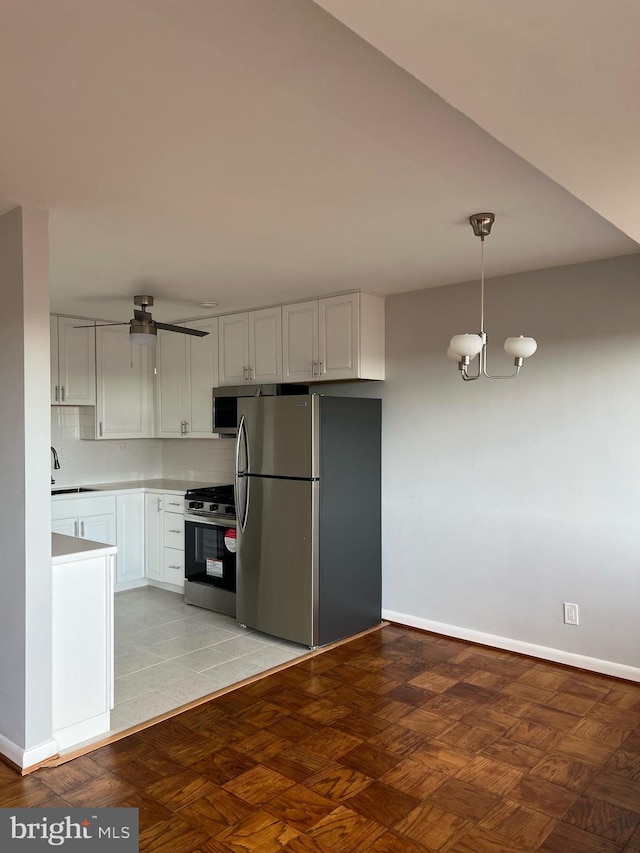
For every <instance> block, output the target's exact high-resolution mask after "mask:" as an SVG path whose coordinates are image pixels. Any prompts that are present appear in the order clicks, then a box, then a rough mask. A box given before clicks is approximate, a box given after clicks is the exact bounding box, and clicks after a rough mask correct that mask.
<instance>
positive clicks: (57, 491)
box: [51, 486, 97, 495]
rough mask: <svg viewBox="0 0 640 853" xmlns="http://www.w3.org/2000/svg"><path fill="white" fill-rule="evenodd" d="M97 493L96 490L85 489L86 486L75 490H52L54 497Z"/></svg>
mask: <svg viewBox="0 0 640 853" xmlns="http://www.w3.org/2000/svg"><path fill="white" fill-rule="evenodd" d="M95 491H97V490H96V489H89V488H87V489H85V488H84V486H74V487H73V488H70V489H51V494H52V495H71V494H74V495H75V494H76V493H78V492H95Z"/></svg>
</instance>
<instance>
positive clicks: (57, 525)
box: [51, 495, 117, 545]
mask: <svg viewBox="0 0 640 853" xmlns="http://www.w3.org/2000/svg"><path fill="white" fill-rule="evenodd" d="M51 530H52V532H53V533H66V535H67V536H75V537H77V538H79V539H91V540H93V541H94V542H103V543H104V544H105V545H115V544H117V543H116V540H117V533H116V499H115V497H114V496H112V495H98V496H96V497H90V498H72V499H66V500H65V499H63V500H54V501H52V503H51Z"/></svg>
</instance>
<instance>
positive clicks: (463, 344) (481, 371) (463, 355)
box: [447, 213, 538, 382]
mask: <svg viewBox="0 0 640 853" xmlns="http://www.w3.org/2000/svg"><path fill="white" fill-rule="evenodd" d="M494 221H495V216H494V214H493V213H474V214H473V216H470V217H469V223H470V224H471V227H472V228H473V233H474V234H475V235H476V237H479V238H480V246H481V254H480V331H479V332H478V333H476V334H464V335H454V336H453V337H452V338H451V341H450V343H449V349H448V350H447V358H450V359H451V360H452V361H457V362H458V370H459V371H460V376H461V377H462V378H463V379H464V381H465V382H471V381H473V380H474V379H479V378H480V377H481V376H484V377H486V378H487V379H515V377H516V376H517V375H518V374H519V373H520V369H521V367H522V365H523V364H524V360H525V358H529V356H532V355H533V354H534V352H535V351H536V350H537V349H538V344H537V342H536V340H535V339H534V338H526V337H524V336H523V335H520V336H519V337H513V338H507V340H506V341H505V342H504V351H505V352H506V353H507V355H510V356H512V358H513V364H514V367H515V370H514V372H513V373H508V374H505V375H492V374H490V373H489V371H488V368H487V333H486V332H485V330H484V238H485V237H487V236H488V235H489V234H490V233H491V227H492V225H493V223H494ZM476 357H477V358H478V364H477V366H476V368H475V370H474V372H473V373H470V372H469V367H470V365H471V360H472V359H474V358H476Z"/></svg>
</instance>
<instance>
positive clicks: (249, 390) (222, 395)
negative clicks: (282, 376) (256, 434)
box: [213, 383, 309, 435]
mask: <svg viewBox="0 0 640 853" xmlns="http://www.w3.org/2000/svg"><path fill="white" fill-rule="evenodd" d="M308 393H309V386H308V385H294V384H288V383H287V384H278V385H228V386H225V387H222V388H214V389H213V431H214V432H216V433H218V435H237V434H238V399H239V398H240V397H275V396H278V395H280V394H308Z"/></svg>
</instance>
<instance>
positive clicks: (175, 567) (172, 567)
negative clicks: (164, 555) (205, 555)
mask: <svg viewBox="0 0 640 853" xmlns="http://www.w3.org/2000/svg"><path fill="white" fill-rule="evenodd" d="M169 568H170V569H179V568H180V566H169Z"/></svg>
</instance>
